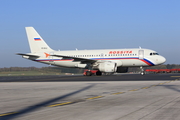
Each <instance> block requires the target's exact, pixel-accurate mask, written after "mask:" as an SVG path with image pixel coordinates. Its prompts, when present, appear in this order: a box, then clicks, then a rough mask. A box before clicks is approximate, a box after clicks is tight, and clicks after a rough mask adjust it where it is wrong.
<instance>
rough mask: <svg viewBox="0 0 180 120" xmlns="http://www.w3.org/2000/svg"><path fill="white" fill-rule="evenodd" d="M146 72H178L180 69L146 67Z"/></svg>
mask: <svg viewBox="0 0 180 120" xmlns="http://www.w3.org/2000/svg"><path fill="white" fill-rule="evenodd" d="M145 71H146V73H180V69H146V70H145Z"/></svg>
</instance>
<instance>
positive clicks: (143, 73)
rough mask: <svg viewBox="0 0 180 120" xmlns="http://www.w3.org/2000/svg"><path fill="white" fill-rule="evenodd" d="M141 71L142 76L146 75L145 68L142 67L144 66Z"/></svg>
mask: <svg viewBox="0 0 180 120" xmlns="http://www.w3.org/2000/svg"><path fill="white" fill-rule="evenodd" d="M140 69H141V72H140V73H141V75H145V72H144V69H143V67H142V66H141V67H140Z"/></svg>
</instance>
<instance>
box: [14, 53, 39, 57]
mask: <svg viewBox="0 0 180 120" xmlns="http://www.w3.org/2000/svg"><path fill="white" fill-rule="evenodd" d="M16 55H22V56H29V57H40V56H39V55H34V54H24V53H17V54H16Z"/></svg>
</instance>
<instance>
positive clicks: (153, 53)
mask: <svg viewBox="0 0 180 120" xmlns="http://www.w3.org/2000/svg"><path fill="white" fill-rule="evenodd" d="M150 55H159V54H158V53H150Z"/></svg>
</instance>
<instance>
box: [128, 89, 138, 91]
mask: <svg viewBox="0 0 180 120" xmlns="http://www.w3.org/2000/svg"><path fill="white" fill-rule="evenodd" d="M137 90H139V89H134V90H129V91H137Z"/></svg>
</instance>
